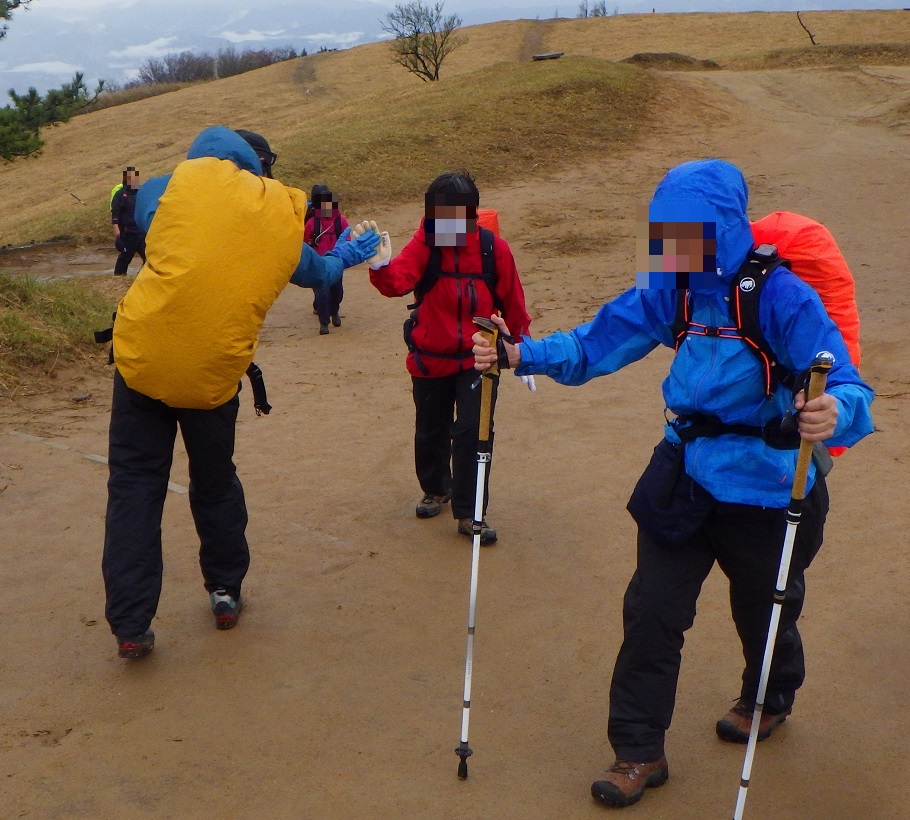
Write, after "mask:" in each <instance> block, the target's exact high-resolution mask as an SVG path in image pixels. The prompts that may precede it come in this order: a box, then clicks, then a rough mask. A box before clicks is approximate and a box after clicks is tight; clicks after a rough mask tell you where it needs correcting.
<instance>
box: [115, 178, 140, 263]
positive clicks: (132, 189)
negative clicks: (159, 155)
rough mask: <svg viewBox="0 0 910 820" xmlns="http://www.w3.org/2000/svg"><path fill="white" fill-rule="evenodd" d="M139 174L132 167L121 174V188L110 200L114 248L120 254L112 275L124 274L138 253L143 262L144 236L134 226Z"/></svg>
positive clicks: (135, 225)
mask: <svg viewBox="0 0 910 820" xmlns="http://www.w3.org/2000/svg"><path fill="white" fill-rule="evenodd" d="M138 189H139V174H138V173H137V172H136V169H135V168H133V167H132V166H130V167H128V168H127V169H126V170H125V171H124V172H123V187H122V188H121V189H120V190H119V191H117V193H115V194H114V196H113V198H112V199H111V224H112V225H113V226H114V247H115V248H117V250H118V251H119V252H120V255H119V256H118V257H117V261H116V263H115V264H114V275H115V276H123V275H124V274H126V271H127V269H128V268H129V266H130V262H131V261H132V260H133V257H134V256H135V255H136V254H137V253H138V254H139V257H140V258H141V259H142V261H143V263H144V262H145V234H144V233H142V231H140V230H139V226H138V225H137V224H136V219H135V216H134V214H135V211H136V192H137V190H138Z"/></svg>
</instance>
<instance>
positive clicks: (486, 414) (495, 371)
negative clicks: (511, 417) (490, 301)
mask: <svg viewBox="0 0 910 820" xmlns="http://www.w3.org/2000/svg"><path fill="white" fill-rule="evenodd" d="M474 324H475V325H477V329H478V330H479V331H480V332H481V334H482V335H483V337H484V338H485V339H486V340H487V341H488V342H489V343H490V345H491V346H492V348H493V350H496V344H497V342H498V341H499V326H498V325H497V324H496V323H495V322H492V321H490V320H489V319H485V318H484V317H483V316H475V317H474ZM498 375H499V364H498V362H494V363H493V364H492V365H491V366H490V369H489V370H486V371H485V372H484V373H483V375H482V376H481V390H480V430H479V432H478V441H480V442H484V443H485V442H488V441H489V440H490V427H491V422H492V415H493V381H492V380H493V378H495V377H496V376H498Z"/></svg>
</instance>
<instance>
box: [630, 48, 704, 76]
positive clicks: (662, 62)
mask: <svg viewBox="0 0 910 820" xmlns="http://www.w3.org/2000/svg"><path fill="white" fill-rule="evenodd" d="M620 62H621V63H628V64H629V65H637V66H640V67H641V68H654V69H657V70H660V71H712V70H715V69H718V68H720V65H719V64H718V63H716V62H715V61H714V60H699V59H696V58H695V57H689V56H688V55H686V54H680V53H679V52H676V51H669V52H666V51H662V52H651V51H646V52H644V53H640V54H633V55H632V56H631V57H624V58H623V59H622V60H620Z"/></svg>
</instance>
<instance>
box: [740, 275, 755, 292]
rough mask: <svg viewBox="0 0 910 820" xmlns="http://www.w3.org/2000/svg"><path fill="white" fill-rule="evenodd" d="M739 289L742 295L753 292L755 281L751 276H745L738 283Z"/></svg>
mask: <svg viewBox="0 0 910 820" xmlns="http://www.w3.org/2000/svg"><path fill="white" fill-rule="evenodd" d="M739 289H740V290H741V291H742V292H743V293H749V292H750V291H753V290H755V280H754V279H753V278H752V277H751V276H747V277H745V278H744V279H743V281H742V282H740V283H739Z"/></svg>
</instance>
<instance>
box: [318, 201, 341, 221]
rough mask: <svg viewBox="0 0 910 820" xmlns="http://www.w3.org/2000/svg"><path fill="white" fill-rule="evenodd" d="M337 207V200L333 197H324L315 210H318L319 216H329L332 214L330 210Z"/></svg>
mask: <svg viewBox="0 0 910 820" xmlns="http://www.w3.org/2000/svg"><path fill="white" fill-rule="evenodd" d="M337 207H338V201H337V200H334V199H324V200H322V201H321V202H320V203H319V207H318V208H317V210H318V211H319V216H321V217H329V216H331V215H332V211H333V210H334V209H335V208H337Z"/></svg>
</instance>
